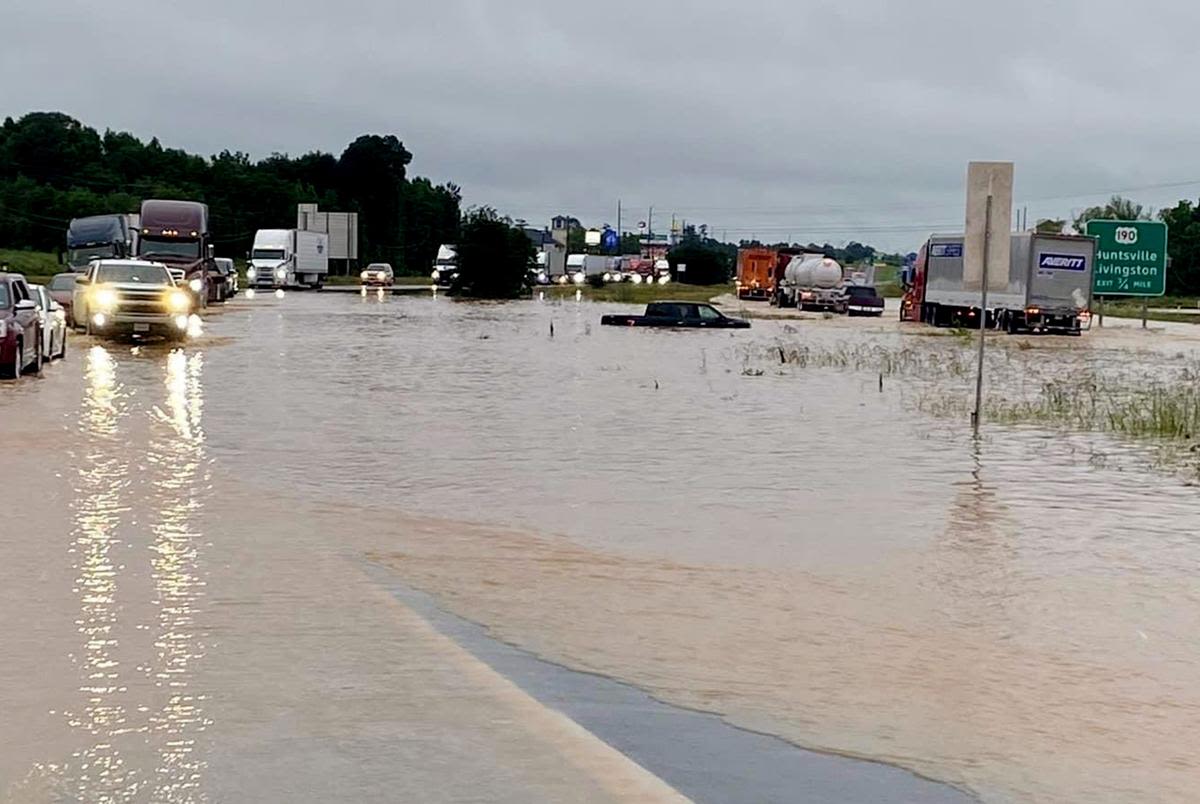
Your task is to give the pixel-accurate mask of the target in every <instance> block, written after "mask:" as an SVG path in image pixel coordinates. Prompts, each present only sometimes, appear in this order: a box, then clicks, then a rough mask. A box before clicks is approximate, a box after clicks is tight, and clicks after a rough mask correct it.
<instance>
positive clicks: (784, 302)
mask: <svg viewBox="0 0 1200 804" xmlns="http://www.w3.org/2000/svg"><path fill="white" fill-rule="evenodd" d="M844 283H845V275H844V273H843V271H842V266H841V264H840V263H838V261H837V260H835V259H833V258H831V257H826V256H825V255H824V254H818V253H811V252H809V253H803V254H797V255H796V256H794V257H792V259H791V260H790V261H789V262H788V265H787V268H786V269H784V272H783V276H782V278H781V279H780V282H779V287H778V289H777V291H776V300H777V304H778V305H779V306H780V307H798V308H801V309H804V310H841V309H842V307H843V306H844V301H845V298H844V297H845V294H844V292H843V287H842V286H843V284H844Z"/></svg>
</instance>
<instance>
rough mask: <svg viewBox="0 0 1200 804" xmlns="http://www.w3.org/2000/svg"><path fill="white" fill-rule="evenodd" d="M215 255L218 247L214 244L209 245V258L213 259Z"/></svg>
mask: <svg viewBox="0 0 1200 804" xmlns="http://www.w3.org/2000/svg"><path fill="white" fill-rule="evenodd" d="M215 256H217V247H216V246H214V245H209V247H208V258H209V259H210V260H211V259H212V258H213V257H215Z"/></svg>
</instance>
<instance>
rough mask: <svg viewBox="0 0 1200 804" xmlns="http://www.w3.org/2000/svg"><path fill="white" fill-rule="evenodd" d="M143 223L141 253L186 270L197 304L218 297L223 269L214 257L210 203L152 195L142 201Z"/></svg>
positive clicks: (189, 286) (139, 247)
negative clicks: (209, 219)
mask: <svg viewBox="0 0 1200 804" xmlns="http://www.w3.org/2000/svg"><path fill="white" fill-rule="evenodd" d="M141 224H142V230H141V234H140V236H139V237H138V249H137V253H138V257H139V258H141V259H143V260H150V261H153V262H160V263H163V264H164V265H166V266H167V268H168V269H177V270H181V271H183V281H184V283H185V285H186V287H187V289H188V291H189V292H190V293H191V294H192V296H193V298H194V299H195V301H196V306H197V307H199V306H202V305H204V304H205V303H207V302H209V301H216V300H217V299H216V298H215V292H216V290H217V285H216V283H217V282H218V281H220V273H219V272H218V271H217V266H216V263H215V262H214V261H213V247H212V242H211V237H212V235H211V234H210V233H209V231H208V205H207V204H201V203H199V202H197V201H166V200H161V199H150V200H148V201H143V202H142V215H141Z"/></svg>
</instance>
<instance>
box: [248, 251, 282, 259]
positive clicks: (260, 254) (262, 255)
mask: <svg viewBox="0 0 1200 804" xmlns="http://www.w3.org/2000/svg"><path fill="white" fill-rule="evenodd" d="M286 256H287V252H285V251H284V250H283V249H281V248H256V249H254V253H253V254H251V255H250V259H252V260H282V259H283V258H284V257H286Z"/></svg>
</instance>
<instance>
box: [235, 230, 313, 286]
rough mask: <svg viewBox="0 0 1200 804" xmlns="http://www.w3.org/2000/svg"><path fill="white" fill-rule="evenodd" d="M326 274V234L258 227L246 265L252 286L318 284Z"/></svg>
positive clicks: (247, 279) (247, 275) (247, 278)
mask: <svg viewBox="0 0 1200 804" xmlns="http://www.w3.org/2000/svg"><path fill="white" fill-rule="evenodd" d="M328 275H329V235H327V234H325V233H323V232H306V231H304V230H302V229H259V230H258V231H257V232H255V233H254V248H253V250H252V251H251V252H250V262H249V265H247V267H246V281H247V282H248V283H249V284H250V286H251V287H254V288H295V287H310V288H319V287H321V286H322V285H324V284H325V277H326V276H328Z"/></svg>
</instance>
